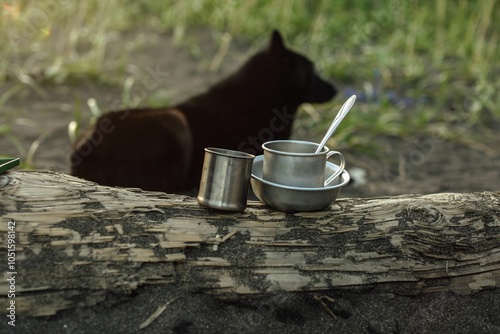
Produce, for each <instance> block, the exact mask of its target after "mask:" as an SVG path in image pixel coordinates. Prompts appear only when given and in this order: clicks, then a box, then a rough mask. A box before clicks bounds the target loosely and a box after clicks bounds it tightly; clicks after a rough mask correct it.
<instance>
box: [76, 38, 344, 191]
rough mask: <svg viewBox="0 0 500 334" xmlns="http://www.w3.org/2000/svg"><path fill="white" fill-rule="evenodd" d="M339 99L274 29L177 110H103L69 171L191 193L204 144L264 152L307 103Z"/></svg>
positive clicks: (112, 182) (108, 180) (122, 183)
mask: <svg viewBox="0 0 500 334" xmlns="http://www.w3.org/2000/svg"><path fill="white" fill-rule="evenodd" d="M335 94H336V90H335V88H334V87H333V86H332V85H331V84H329V83H327V82H326V81H324V80H322V79H321V78H320V77H319V76H318V75H317V74H316V73H315V71H314V65H313V63H312V62H311V61H309V60H308V59H307V58H305V57H304V56H302V55H300V54H297V53H295V52H293V51H291V50H289V49H287V48H286V47H285V46H284V44H283V41H282V38H281V35H280V34H279V32H277V31H275V32H273V34H272V38H271V42H270V44H269V46H268V47H267V48H265V49H264V50H262V51H260V52H259V53H257V54H256V55H254V56H253V57H251V58H250V59H249V60H248V61H247V62H246V63H245V64H244V65H243V66H242V67H241V69H239V70H238V71H237V72H236V73H234V74H233V75H231V76H230V77H228V78H227V79H225V80H223V81H221V82H219V83H218V84H216V85H214V86H213V87H212V88H210V89H209V90H208V91H207V92H206V93H204V94H201V95H198V96H195V97H193V98H191V99H189V100H187V101H185V102H183V103H181V104H179V105H177V106H173V107H168V108H161V109H133V110H122V111H115V112H111V113H108V114H106V115H103V116H101V117H100V118H99V119H98V120H97V122H96V124H95V125H94V126H93V127H92V128H90V129H88V130H87V131H86V133H84V135H83V136H82V137H81V138H79V140H78V141H77V143H76V145H75V149H74V151H73V152H72V155H71V158H70V163H71V173H72V174H73V175H75V176H79V177H82V178H85V179H87V180H91V181H95V182H97V183H100V184H103V185H109V186H122V187H137V188H142V189H145V190H159V191H165V192H177V193H179V192H192V191H193V190H194V189H196V188H197V187H198V185H199V182H200V176H201V169H202V164H203V157H204V148H205V147H220V148H227V149H234V150H240V151H246V152H249V153H253V154H261V153H262V149H261V145H262V143H263V142H266V141H269V140H276V139H288V138H289V136H290V133H291V129H292V123H293V120H294V117H295V113H296V111H297V108H298V107H299V105H300V104H302V103H304V102H311V103H321V102H326V101H328V100H330V99H331V98H332V97H333V96H334V95H335Z"/></svg>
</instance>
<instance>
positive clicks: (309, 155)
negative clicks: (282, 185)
mask: <svg viewBox="0 0 500 334" xmlns="http://www.w3.org/2000/svg"><path fill="white" fill-rule="evenodd" d="M274 143H299V144H313V145H314V146H316V148H317V147H318V146H319V144H318V143H315V142H312V141H307V140H271V141H267V142H265V143H264V144H262V149H263V150H264V152H265V151H267V152H270V153H273V154H278V155H286V156H298V157H314V156H320V155H325V154H327V153H328V152H329V151H330V149H329V148H328V147H327V146H324V147H323V150H322V151H321V152H318V153H314V152H311V153H301V152H287V151H278V150H275V149H272V148H269V147H267V146H266V145H269V144H274Z"/></svg>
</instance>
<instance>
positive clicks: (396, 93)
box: [0, 0, 500, 149]
mask: <svg viewBox="0 0 500 334" xmlns="http://www.w3.org/2000/svg"><path fill="white" fill-rule="evenodd" d="M499 14H500V4H499V1H497V0H483V1H467V0H456V1H446V0H436V1H431V0H428V1H425V0H422V1H417V0H413V1H404V0H391V1H371V0H337V1H330V0H318V1H313V0H273V1H271V0H245V1H236V0H234V1H233V0H191V1H188V0H186V1H184V0H165V1H156V0H137V1H133V2H132V1H123V0H108V1H98V0H87V1H69V0H10V1H9V0H7V1H3V4H2V5H1V8H0V19H1V20H0V30H1V33H0V44H1V45H3V46H4V47H2V48H1V49H0V84H6V83H9V85H8V87H9V89H6V90H5V89H4V90H2V91H0V92H1V93H0V110H1V108H2V106H3V105H4V104H5V103H7V101H8V100H9V99H11V98H13V97H15V96H16V94H18V93H19V91H21V90H22V89H24V88H25V87H30V88H31V89H34V90H35V91H39V92H40V94H43V89H42V86H41V83H46V82H48V83H52V84H56V85H59V84H62V85H65V84H72V83H74V82H77V81H78V80H81V79H82V78H87V79H88V78H91V79H92V80H95V81H96V82H99V83H105V82H107V81H109V79H107V78H109V77H115V78H122V79H120V80H122V82H121V83H116V82H115V83H114V84H120V85H122V86H124V87H125V88H124V90H125V92H124V99H126V98H127V97H126V89H127V87H130V80H129V82H126V78H125V77H124V76H123V73H124V68H125V66H126V61H127V51H128V49H129V48H130V47H133V46H131V44H129V43H125V42H124V43H123V50H122V52H121V53H120V54H119V57H118V58H115V59H113V60H112V61H109V60H108V61H107V58H106V57H108V53H107V46H108V44H109V43H110V42H112V41H116V39H117V38H119V34H118V32H124V31H125V32H126V31H141V30H153V31H158V32H165V31H168V32H172V33H173V35H174V37H175V41H176V42H177V43H178V44H180V45H183V46H186V47H189V48H190V50H191V52H193V53H195V52H197V51H196V50H197V48H196V43H197V41H196V36H195V37H193V36H192V34H190V32H191V31H192V29H194V28H200V27H202V28H203V29H208V30H209V31H210V32H211V36H212V37H213V39H214V43H216V44H217V45H218V46H219V47H225V46H227V44H228V43H230V42H231V40H234V39H242V40H246V41H252V42H251V44H252V45H254V46H262V45H263V44H264V43H265V41H266V40H267V38H268V36H269V33H270V30H271V29H273V28H277V29H279V30H280V31H281V32H282V33H283V35H284V36H286V39H287V42H288V44H289V45H291V46H292V48H294V49H295V50H298V51H299V52H303V53H305V54H307V56H308V57H310V58H311V59H313V60H315V62H316V64H317V67H318V69H319V72H320V73H322V74H323V75H324V76H327V77H329V78H334V80H335V82H336V83H337V84H338V85H339V86H340V87H341V88H342V91H343V94H342V95H341V96H340V97H338V98H337V99H336V100H335V101H334V102H332V103H330V104H329V105H327V106H321V108H322V110H329V111H328V112H318V110H317V109H316V107H314V106H305V108H304V109H305V111H306V113H302V115H301V116H300V117H299V120H298V122H299V125H300V126H301V127H302V128H304V129H307V131H310V132H312V133H316V134H322V133H323V132H324V131H325V130H326V128H327V127H328V125H329V123H330V121H331V119H332V118H333V117H334V115H335V114H336V112H337V111H338V109H339V107H340V105H341V103H343V101H344V100H345V99H346V98H347V97H348V96H349V95H350V94H352V93H355V94H357V95H358V102H357V103H356V105H355V108H353V111H352V112H351V113H350V114H349V116H348V117H346V119H345V120H344V122H343V123H342V125H341V127H340V128H339V130H338V131H337V133H336V135H335V139H334V140H335V141H337V142H341V143H343V144H342V145H347V146H351V147H355V148H359V149H362V148H369V147H370V145H371V143H372V139H373V137H374V136H376V135H381V134H382V135H396V136H409V135H415V134H420V133H422V134H426V133H433V134H435V133H439V134H440V135H442V136H444V137H446V138H454V139H463V138H464V134H465V133H467V134H468V135H469V136H471V138H472V137H474V136H476V137H475V138H479V137H477V135H478V134H481V136H483V137H484V136H486V137H488V136H494V135H495V134H494V132H493V129H492V128H491V127H490V125H491V123H492V120H497V119H498V118H499V117H500V108H499V107H498V106H499V105H500V95H499V94H498V92H499V91H500V82H499V80H498V78H499V76H500V66H499V59H500V48H499V47H498V42H499V34H500V21H497V19H498V18H499V17H500V15H499ZM193 38H194V39H193ZM110 74H111V75H110ZM124 82H125V84H124ZM146 102H147V101H146ZM153 102H154V101H153ZM318 108H319V107H318ZM471 128H474V129H475V130H476V131H474V135H472V134H471V132H470V131H468V130H469V129H471ZM0 132H1V133H4V134H8V125H3V127H2V128H0ZM1 133H0V134H1ZM483 137H481V138H483ZM11 139H12V138H11ZM12 140H13V142H14V143H16V140H15V138H13V139H12ZM17 144H18V143H17ZM17 144H16V145H17Z"/></svg>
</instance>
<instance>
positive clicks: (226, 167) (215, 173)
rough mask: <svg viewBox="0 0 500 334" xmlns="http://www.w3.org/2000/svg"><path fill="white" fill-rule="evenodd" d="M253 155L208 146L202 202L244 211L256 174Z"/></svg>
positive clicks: (203, 173)
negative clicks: (251, 178)
mask: <svg viewBox="0 0 500 334" xmlns="http://www.w3.org/2000/svg"><path fill="white" fill-rule="evenodd" d="M254 157H255V156H254V155H252V154H248V153H244V152H240V151H233V150H227V149H223V148H214V147H207V148H205V159H204V161H203V170H202V173H201V181H200V189H199V192H198V202H199V203H200V204H202V205H205V206H208V207H211V208H214V209H220V210H227V211H244V210H245V209H246V207H247V194H248V187H249V184H250V175H251V174H252V163H253V158H254Z"/></svg>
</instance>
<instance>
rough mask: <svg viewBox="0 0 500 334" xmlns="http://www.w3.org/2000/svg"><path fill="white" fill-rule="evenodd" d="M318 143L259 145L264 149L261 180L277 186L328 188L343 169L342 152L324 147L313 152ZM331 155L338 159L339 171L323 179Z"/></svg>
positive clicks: (296, 141)
mask: <svg viewBox="0 0 500 334" xmlns="http://www.w3.org/2000/svg"><path fill="white" fill-rule="evenodd" d="M318 146H319V144H317V143H313V142H308V141H301V140H275V141H269V142H266V143H264V144H263V145H262V148H263V149H264V164H263V171H262V172H263V174H262V177H263V179H264V180H267V181H270V182H273V183H277V184H280V185H286V186H292V187H302V188H322V187H326V186H327V185H329V184H330V183H331V182H332V181H333V180H335V179H336V178H337V177H338V176H339V175H340V174H341V173H342V171H343V170H344V167H345V159H344V156H343V155H342V153H340V152H338V151H330V150H329V149H328V147H326V146H325V147H324V148H323V149H322V150H321V152H319V153H315V151H316V149H317V148H318ZM334 155H338V156H339V158H340V165H339V169H338V170H337V171H336V172H335V173H334V174H333V175H331V176H330V177H329V178H328V179H327V180H325V167H326V162H327V160H328V159H329V158H330V157H331V156H334Z"/></svg>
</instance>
